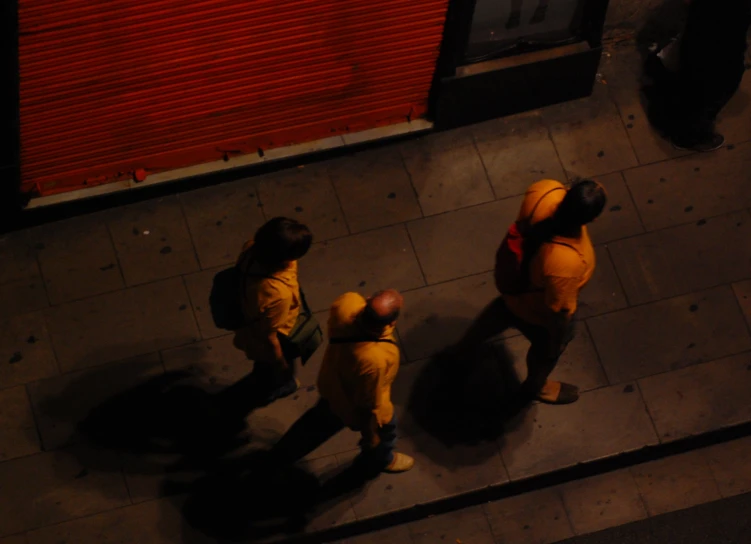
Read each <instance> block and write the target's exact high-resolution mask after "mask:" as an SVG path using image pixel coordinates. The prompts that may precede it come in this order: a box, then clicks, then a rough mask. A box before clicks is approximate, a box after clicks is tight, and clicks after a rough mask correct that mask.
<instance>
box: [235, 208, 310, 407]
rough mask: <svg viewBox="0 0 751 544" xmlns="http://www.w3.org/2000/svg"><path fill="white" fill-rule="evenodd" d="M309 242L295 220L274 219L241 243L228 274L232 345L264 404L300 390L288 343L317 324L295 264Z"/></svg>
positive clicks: (307, 232)
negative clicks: (235, 323)
mask: <svg viewBox="0 0 751 544" xmlns="http://www.w3.org/2000/svg"><path fill="white" fill-rule="evenodd" d="M312 242H313V235H312V233H311V232H310V230H309V229H308V227H306V226H305V225H303V224H302V223H299V222H298V221H295V220H294V219H288V218H286V217H275V218H273V219H271V220H270V221H268V222H267V223H266V224H264V225H263V226H261V228H259V229H258V231H257V232H256V234H255V236H254V237H253V240H250V241H248V242H246V243H245V245H244V246H243V249H242V252H241V253H240V256H239V257H238V259H237V264H236V265H235V267H234V269H233V271H235V272H236V274H237V276H238V281H239V286H238V287H239V290H240V293H239V296H240V309H241V312H242V325H241V326H240V327H239V328H237V330H236V331H235V339H234V344H235V347H237V348H239V349H241V350H243V351H244V352H245V354H246V356H247V357H248V359H250V360H252V361H254V368H253V375H254V376H255V377H256V378H257V379H258V381H259V382H260V383H262V384H264V388H265V389H267V390H268V397H267V398H266V399H265V403H270V402H273V401H274V400H276V399H279V398H282V397H286V396H289V395H291V394H293V393H294V392H295V391H297V389H298V388H299V386H300V383H299V382H298V381H297V379H296V378H295V359H298V358H300V356H301V354H300V353H299V349H297V346H296V345H295V342H294V341H292V340H294V338H295V336H296V333H299V332H301V331H302V330H303V329H306V328H311V329H312V328H314V327H317V323H315V320H314V318H313V317H312V313H311V312H310V310H309V309H308V308H306V304H305V298H304V295H303V294H302V291H301V290H300V284H299V283H298V278H297V261H298V260H299V259H300V258H302V257H303V256H305V254H306V253H307V252H308V250H309V249H310V246H311V244H312ZM302 332H304V331H302ZM311 332H315V331H311ZM304 336H307V334H304ZM291 339H292V340H291ZM315 347H317V345H316V346H315Z"/></svg>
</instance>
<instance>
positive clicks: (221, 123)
mask: <svg viewBox="0 0 751 544" xmlns="http://www.w3.org/2000/svg"><path fill="white" fill-rule="evenodd" d="M447 3H448V0H409V1H405V0H380V1H378V2H374V1H373V0H353V1H348V2H345V1H343V0H339V1H337V0H288V1H286V2H280V1H279V0H252V1H246V2H242V1H238V0H193V1H186V0H151V1H148V0H63V1H59V0H57V1H55V0H19V20H20V22H19V24H20V53H19V55H20V59H19V60H20V76H21V108H20V109H21V145H22V150H21V163H22V181H23V186H24V189H25V190H29V189H32V188H36V190H37V191H38V192H39V193H40V194H45V195H46V194H53V193H56V192H61V191H66V190H71V189H76V188H81V187H83V186H92V185H97V184H101V183H106V182H110V181H114V180H115V179H122V178H125V177H128V176H132V175H133V173H134V172H136V171H138V170H139V169H143V170H145V171H146V172H155V171H163V170H168V169H172V168H177V167H181V166H188V165H193V164H198V163H201V162H207V161H212V160H218V159H221V158H223V157H226V156H232V155H234V154H239V153H251V152H255V153H257V152H258V150H259V149H269V148H273V147H279V146H283V145H288V144H291V143H301V142H304V141H310V140H315V139H319V138H325V137H327V136H330V135H332V134H335V133H341V132H345V131H354V130H361V129H364V128H371V127H374V126H378V125H382V124H390V123H394V122H400V121H404V120H406V119H407V118H412V119H414V118H416V117H420V116H423V115H424V114H425V111H426V108H427V97H428V91H429V88H430V84H431V80H432V75H433V71H434V68H435V61H436V58H437V54H438V48H439V45H440V40H441V35H442V31H443V23H444V17H445V12H446V7H447Z"/></svg>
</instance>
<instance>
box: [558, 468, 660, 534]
mask: <svg viewBox="0 0 751 544" xmlns="http://www.w3.org/2000/svg"><path fill="white" fill-rule="evenodd" d="M560 492H561V496H562V497H563V503H564V504H565V505H566V512H568V515H569V519H570V520H571V525H572V526H573V528H574V533H576V534H577V535H583V534H587V533H594V532H597V531H602V530H603V529H608V528H610V527H617V526H618V525H624V524H626V523H631V522H633V521H638V520H641V519H646V517H647V510H646V509H645V507H644V502H643V501H642V498H641V496H640V495H639V488H638V487H637V486H636V482H635V481H634V478H633V476H632V475H631V473H630V472H629V470H628V469H622V470H616V471H613V472H606V473H605V474H600V475H598V476H591V477H589V478H583V479H581V480H574V481H572V482H567V483H565V484H563V485H562V486H560Z"/></svg>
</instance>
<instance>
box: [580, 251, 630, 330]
mask: <svg viewBox="0 0 751 544" xmlns="http://www.w3.org/2000/svg"><path fill="white" fill-rule="evenodd" d="M603 249H604V250H605V252H606V253H607V256H608V259H609V260H610V264H611V266H612V267H613V273H614V274H615V279H616V280H618V286H619V287H620V288H621V293H623V298H624V299H625V300H626V308H635V307H636V306H638V305H634V304H633V303H632V301H631V299H630V298H629V296H628V291H627V290H626V284H625V283H623V278H622V277H621V275H620V274H619V273H618V267H617V266H616V265H615V259H613V254H612V253H611V252H610V248H609V247H608V244H603ZM595 271H596V269H595ZM590 317H595V316H590Z"/></svg>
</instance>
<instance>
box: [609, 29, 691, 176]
mask: <svg viewBox="0 0 751 544" xmlns="http://www.w3.org/2000/svg"><path fill="white" fill-rule="evenodd" d="M643 69H644V62H643V60H642V57H641V54H640V53H639V51H638V49H637V45H636V44H635V43H632V42H625V43H624V44H622V45H620V44H619V45H617V46H615V47H614V48H612V49H610V50H609V51H606V54H605V55H603V59H602V61H601V63H600V72H601V73H602V77H603V80H604V82H605V83H606V84H607V87H608V89H609V91H610V95H611V96H612V97H613V100H614V101H615V103H616V105H617V106H618V110H619V112H620V114H621V119H622V121H623V124H624V125H625V126H626V132H627V134H628V136H629V139H630V141H631V145H632V146H633V148H634V152H635V153H636V156H637V158H638V159H639V163H641V164H649V163H653V162H658V161H663V160H666V159H670V158H673V157H677V156H680V155H685V154H687V152H685V151H680V150H677V149H675V148H674V147H673V146H672V144H671V143H670V142H669V141H667V140H666V139H664V138H663V137H662V136H660V135H659V134H658V133H657V131H656V130H654V128H652V125H651V124H650V123H649V119H647V114H646V112H645V103H644V99H643V98H642V96H641V95H640V90H641V83H642V81H641V80H642V74H643V71H644V70H643Z"/></svg>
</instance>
